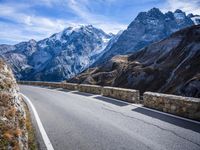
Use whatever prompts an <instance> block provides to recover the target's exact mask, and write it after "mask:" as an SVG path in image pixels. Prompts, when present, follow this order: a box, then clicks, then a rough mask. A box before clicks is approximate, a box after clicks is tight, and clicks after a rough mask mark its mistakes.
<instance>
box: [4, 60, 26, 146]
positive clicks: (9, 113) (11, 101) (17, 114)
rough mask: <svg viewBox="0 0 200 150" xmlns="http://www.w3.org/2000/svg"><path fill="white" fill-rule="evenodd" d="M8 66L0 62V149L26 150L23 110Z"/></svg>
mask: <svg viewBox="0 0 200 150" xmlns="http://www.w3.org/2000/svg"><path fill="white" fill-rule="evenodd" d="M18 90H19V88H18V86H17V84H16V81H15V79H14V76H13V74H12V71H11V69H10V68H8V66H7V65H6V64H5V63H4V62H3V61H1V60H0V149H28V144H27V143H28V137H27V136H28V135H27V130H26V125H25V110H24V107H23V105H22V100H21V97H20V96H19V93H18Z"/></svg>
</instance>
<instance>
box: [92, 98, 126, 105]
mask: <svg viewBox="0 0 200 150" xmlns="http://www.w3.org/2000/svg"><path fill="white" fill-rule="evenodd" d="M94 98H95V99H98V100H101V101H104V102H108V103H111V104H114V105H117V106H127V105H129V104H127V103H124V102H119V101H116V100H113V99H112V98H108V97H104V96H96V97H94Z"/></svg>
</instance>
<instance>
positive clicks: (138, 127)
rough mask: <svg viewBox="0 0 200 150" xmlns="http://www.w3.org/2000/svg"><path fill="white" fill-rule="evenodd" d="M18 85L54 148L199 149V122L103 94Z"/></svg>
mask: <svg viewBox="0 0 200 150" xmlns="http://www.w3.org/2000/svg"><path fill="white" fill-rule="evenodd" d="M20 90H21V92H22V93H23V94H24V95H26V96H27V97H28V98H29V99H30V100H31V102H32V103H33V105H34V106H35V108H36V110H37V112H38V114H39V117H40V120H41V122H42V124H43V126H44V129H45V131H46V133H47V135H48V137H49V139H50V141H51V143H52V145H53V148H54V149H55V150H147V149H152V150H200V124H198V123H194V122H190V121H186V120H182V119H180V118H176V117H172V116H168V115H165V114H161V113H158V112H154V111H151V110H148V109H145V108H141V107H137V106H135V105H131V104H128V103H124V102H120V101H116V100H114V99H110V98H106V97H102V96H99V95H91V94H87V93H80V92H76V91H62V90H61V89H48V88H42V87H36V86H35V87H34V86H25V85H23V86H22V85H21V86H20ZM37 134H38V133H37ZM39 143H42V140H39ZM40 148H41V149H44V147H42V146H40Z"/></svg>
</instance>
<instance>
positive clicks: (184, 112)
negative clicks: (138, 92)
mask: <svg viewBox="0 0 200 150" xmlns="http://www.w3.org/2000/svg"><path fill="white" fill-rule="evenodd" d="M143 99H144V106H146V107H149V108H153V109H157V110H160V111H164V112H167V113H171V114H175V115H178V116H182V117H187V118H191V119H195V120H199V121H200V99H198V98H191V97H182V96H175V95H169V94H160V93H153V92H145V93H144V95H143Z"/></svg>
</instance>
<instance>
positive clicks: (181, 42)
mask: <svg viewBox="0 0 200 150" xmlns="http://www.w3.org/2000/svg"><path fill="white" fill-rule="evenodd" d="M69 81H70V82H78V83H87V84H98V85H109V86H116V87H124V88H133V89H138V90H140V91H141V92H144V91H152V92H162V93H171V94H178V95H184V96H193V97H200V25H197V26H192V27H189V28H186V29H184V30H180V31H178V32H176V33H174V34H172V35H171V36H170V37H169V38H166V39H164V40H162V41H160V42H157V43H154V44H151V45H149V46H147V47H145V48H143V49H141V50H140V51H138V52H135V53H133V54H130V55H124V56H116V57H114V58H113V59H112V60H110V61H109V62H108V63H107V64H106V65H103V66H100V67H96V68H91V69H88V70H86V71H85V72H83V73H82V74H80V75H78V76H76V77H75V78H72V79H71V80H69Z"/></svg>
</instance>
